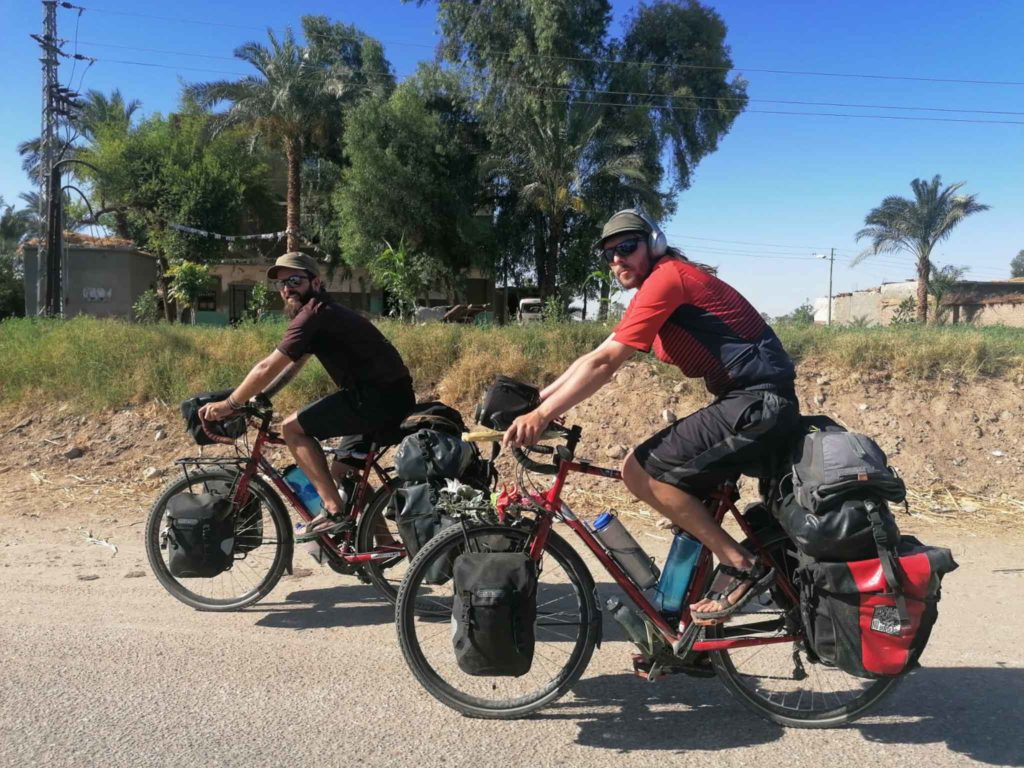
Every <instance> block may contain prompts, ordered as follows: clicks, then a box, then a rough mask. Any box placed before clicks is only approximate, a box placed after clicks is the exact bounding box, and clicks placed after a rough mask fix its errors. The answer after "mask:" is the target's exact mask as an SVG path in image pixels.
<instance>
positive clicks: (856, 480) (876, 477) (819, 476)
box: [793, 430, 907, 513]
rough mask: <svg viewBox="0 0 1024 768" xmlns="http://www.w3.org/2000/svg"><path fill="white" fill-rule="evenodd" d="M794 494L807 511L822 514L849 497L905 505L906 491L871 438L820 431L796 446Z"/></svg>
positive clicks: (848, 433)
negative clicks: (868, 497) (871, 498)
mask: <svg viewBox="0 0 1024 768" xmlns="http://www.w3.org/2000/svg"><path fill="white" fill-rule="evenodd" d="M793 495H794V496H795V498H796V502H797V504H799V505H800V506H802V507H803V508H804V509H806V510H809V511H811V512H816V513H821V512H825V511H828V510H830V509H833V508H835V507H837V506H840V505H841V504H842V502H843V501H844V500H845V499H848V498H864V497H867V496H870V497H874V498H880V499H884V500H886V501H893V502H902V501H904V500H905V499H906V497H907V489H906V486H905V485H904V484H903V480H901V479H900V478H899V476H898V475H897V474H896V473H895V472H894V471H893V470H892V469H891V468H890V467H889V462H888V460H887V459H886V456H885V452H884V451H883V450H882V449H881V448H880V447H879V446H878V444H877V443H876V442H875V441H874V440H872V439H871V438H870V437H867V436H866V435H859V434H856V433H855V432H845V431H833V430H825V431H822V430H818V431H814V432H811V433H809V434H807V435H805V436H804V437H803V439H802V440H800V441H799V442H798V443H797V446H796V451H795V454H794V457H793Z"/></svg>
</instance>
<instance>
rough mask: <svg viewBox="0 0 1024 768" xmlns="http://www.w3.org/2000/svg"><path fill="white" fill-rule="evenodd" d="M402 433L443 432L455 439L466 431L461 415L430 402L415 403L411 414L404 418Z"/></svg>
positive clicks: (442, 404)
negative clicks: (430, 430) (416, 431)
mask: <svg viewBox="0 0 1024 768" xmlns="http://www.w3.org/2000/svg"><path fill="white" fill-rule="evenodd" d="M400 428H401V430H402V431H403V432H410V431H412V430H413V429H433V430H437V431H438V432H445V433H447V434H449V435H454V436H455V437H461V436H462V433H463V432H465V431H466V422H465V421H463V419H462V414H461V413H459V412H458V411H457V410H455V409H454V408H452V407H451V406H450V405H445V404H444V403H442V402H440V401H438V400H431V401H428V402H425V403H416V405H415V406H413V409H412V413H410V414H409V415H408V416H406V417H405V421H403V422H402V424H401V427H400Z"/></svg>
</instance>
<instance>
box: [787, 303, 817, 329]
mask: <svg viewBox="0 0 1024 768" xmlns="http://www.w3.org/2000/svg"><path fill="white" fill-rule="evenodd" d="M779 322H783V323H795V324H796V325H812V324H813V323H814V305H813V304H811V302H810V301H808V300H806V299H805V300H804V303H803V304H801V305H800V306H799V307H797V308H796V309H794V310H793V311H792V312H790V313H789V314H788V315H783V316H782V317H780V318H779Z"/></svg>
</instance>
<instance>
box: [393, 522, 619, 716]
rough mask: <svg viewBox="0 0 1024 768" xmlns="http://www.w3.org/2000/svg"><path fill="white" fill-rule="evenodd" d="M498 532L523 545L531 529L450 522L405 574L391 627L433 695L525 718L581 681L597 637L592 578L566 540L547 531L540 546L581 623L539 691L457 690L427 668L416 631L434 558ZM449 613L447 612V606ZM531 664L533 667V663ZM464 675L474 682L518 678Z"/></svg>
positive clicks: (463, 709)
mask: <svg viewBox="0 0 1024 768" xmlns="http://www.w3.org/2000/svg"><path fill="white" fill-rule="evenodd" d="M496 535H497V536H504V537H506V538H516V539H519V540H520V542H521V545H522V546H523V547H525V546H526V544H527V543H528V542H529V541H530V540H531V530H530V529H528V528H510V527H506V526H499V525H485V524H481V523H470V522H467V523H465V525H464V526H454V527H452V528H450V529H448V530H446V531H444V532H443V533H441V534H439V535H437V536H435V537H434V538H433V539H431V540H430V541H429V542H428V543H427V544H426V545H425V546H424V547H423V549H421V550H420V552H419V553H418V554H417V555H416V557H415V558H414V559H413V561H412V564H411V565H410V567H409V572H408V573H407V574H406V577H405V579H404V580H403V581H402V586H401V588H400V589H399V591H398V602H397V604H396V609H395V627H396V629H397V631H398V638H399V644H400V646H401V649H402V654H403V656H404V657H405V661H406V663H407V664H408V666H409V668H410V670H411V671H412V673H413V675H414V676H415V677H416V679H417V680H418V681H419V682H420V684H421V685H422V686H423V687H424V689H426V691H427V692H428V693H429V694H430V695H431V696H433V697H434V698H435V699H437V700H438V701H440V702H441V703H442V704H444V705H446V706H448V707H450V708H451V709H454V710H456V711H457V712H460V713H462V714H463V715H467V716H469V717H476V718H485V719H503V720H511V719H517V718H522V717H526V716H527V715H529V714H531V713H533V712H536V711H537V710H539V709H541V708H542V707H544V706H546V705H547V704H550V703H551V702H553V701H555V700H556V699H558V698H560V697H562V696H564V695H565V694H566V693H567V692H568V691H569V690H570V689H571V687H572V686H573V685H574V684H575V683H576V681H577V680H579V678H580V677H581V676H582V674H583V672H584V671H585V670H586V668H587V665H588V664H589V663H590V659H591V656H592V655H593V653H594V648H595V647H596V645H597V644H598V642H599V641H600V633H601V612H600V609H599V607H598V604H597V595H596V590H595V586H594V580H593V577H592V576H591V574H590V571H589V570H588V569H587V567H586V565H585V564H584V563H583V560H582V559H581V558H580V556H579V555H578V554H577V553H576V550H575V549H573V548H572V546H571V545H570V544H569V543H568V542H567V541H565V539H563V538H562V537H560V536H558V535H557V534H556V533H554V532H550V533H549V534H548V539H547V542H546V544H545V546H544V554H545V559H546V558H548V557H550V558H551V559H552V560H554V561H555V562H556V563H557V565H558V566H559V567H561V568H562V570H563V571H564V573H565V575H566V576H567V577H568V580H569V582H570V584H571V586H572V592H573V594H575V596H576V599H577V603H578V605H579V611H580V613H579V622H578V623H577V624H576V626H578V627H579V634H578V636H577V637H576V639H575V642H574V645H573V647H572V649H571V651H570V653H569V654H568V660H567V662H566V663H565V664H564V665H563V666H562V667H561V668H560V669H559V670H558V671H557V673H556V674H555V675H554V676H553V677H552V678H551V679H550V680H548V681H547V682H546V683H545V684H544V685H542V686H541V687H540V688H539V690H537V691H533V692H531V693H528V694H524V695H521V696H518V697H513V698H510V699H504V700H500V701H489V700H485V699H483V698H482V697H479V696H474V695H471V694H468V693H465V692H463V691H460V690H458V689H456V688H455V687H454V686H453V685H451V684H450V683H449V682H447V681H446V680H444V679H443V678H442V676H441V675H440V674H439V673H438V672H437V671H436V670H435V669H434V668H433V667H432V666H431V664H430V662H428V660H427V658H426V656H425V654H424V652H423V649H422V648H421V646H420V641H419V636H418V633H417V631H416V619H417V618H419V617H422V616H424V611H423V610H422V605H421V603H420V602H419V598H418V597H417V595H418V592H419V588H420V586H421V580H422V578H423V576H424V574H425V573H426V572H427V569H428V568H430V567H431V566H432V565H433V564H434V562H435V560H437V559H440V558H449V557H451V556H452V555H453V554H454V553H455V552H456V551H458V549H459V547H460V546H463V547H464V546H470V547H472V546H473V544H472V542H473V541H474V540H477V541H478V542H479V541H480V540H481V539H482V537H486V536H496ZM541 600H542V598H541V597H540V596H539V589H538V605H539V606H540V605H543V603H542V602H541ZM448 615H450V609H449V611H448ZM538 615H540V614H538ZM553 615H557V614H553ZM433 621H434V623H435V624H436V625H438V626H445V625H447V624H448V622H447V621H444V620H441V621H438V620H437V619H436V618H434V619H433ZM445 631H447V630H445ZM539 644H540V643H539V642H538V645H539ZM449 647H450V646H449ZM535 654H536V652H535ZM452 657H454V653H452ZM535 659H536V656H535ZM534 668H537V663H536V661H535V664H534ZM531 673H532V670H531ZM465 677H466V678H467V679H469V680H474V681H481V680H492V681H493V680H499V681H508V680H520V679H521V678H507V677H506V678H483V677H473V678H469V676H465ZM492 685H493V684H492Z"/></svg>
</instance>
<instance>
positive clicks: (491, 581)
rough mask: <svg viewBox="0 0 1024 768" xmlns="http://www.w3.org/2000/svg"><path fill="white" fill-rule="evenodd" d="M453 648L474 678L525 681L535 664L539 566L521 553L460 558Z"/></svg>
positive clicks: (462, 666)
mask: <svg viewBox="0 0 1024 768" xmlns="http://www.w3.org/2000/svg"><path fill="white" fill-rule="evenodd" d="M454 582H455V598H454V600H453V602H452V622H453V624H454V628H453V633H452V645H453V647H454V650H455V659H456V661H457V662H458V664H459V669H461V670H462V671H463V672H465V673H466V674H468V675H476V676H487V677H519V676H521V675H525V674H526V673H527V672H529V671H530V667H531V666H532V664H533V647H534V624H535V622H536V620H537V568H536V563H534V562H533V560H531V559H530V557H529V555H527V554H524V553H520V552H497V553H495V552H467V553H465V554H462V555H459V556H458V557H457V558H456V559H455V567H454Z"/></svg>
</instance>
